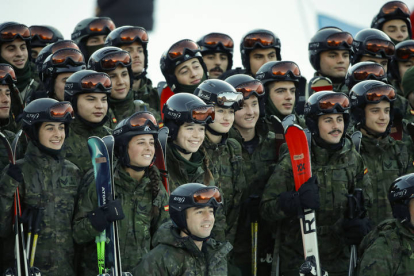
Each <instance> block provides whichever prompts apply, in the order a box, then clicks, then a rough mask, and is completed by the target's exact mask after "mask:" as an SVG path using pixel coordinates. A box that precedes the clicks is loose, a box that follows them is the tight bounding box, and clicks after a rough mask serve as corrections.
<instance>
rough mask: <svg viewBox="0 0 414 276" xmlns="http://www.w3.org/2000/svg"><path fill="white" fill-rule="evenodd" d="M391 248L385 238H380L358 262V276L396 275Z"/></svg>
mask: <svg viewBox="0 0 414 276" xmlns="http://www.w3.org/2000/svg"><path fill="white" fill-rule="evenodd" d="M392 256H393V255H392V254H391V248H390V247H389V245H388V243H387V242H386V240H385V238H384V237H379V238H378V239H376V240H375V242H374V243H373V244H372V245H371V246H370V247H368V248H367V249H366V250H365V252H364V253H363V255H362V257H361V259H360V261H359V262H358V267H357V275H359V276H375V275H394V272H393V269H392V267H393V266H392V263H393V261H398V260H393V258H392Z"/></svg>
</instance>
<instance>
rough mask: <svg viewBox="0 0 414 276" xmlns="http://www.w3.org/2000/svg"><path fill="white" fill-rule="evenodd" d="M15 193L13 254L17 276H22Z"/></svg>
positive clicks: (15, 197)
mask: <svg viewBox="0 0 414 276" xmlns="http://www.w3.org/2000/svg"><path fill="white" fill-rule="evenodd" d="M17 208H18V206H17V191H16V192H15V193H14V234H15V246H14V250H15V252H14V254H15V257H16V264H15V265H16V272H17V276H21V275H22V271H21V262H20V243H19V212H18V210H17Z"/></svg>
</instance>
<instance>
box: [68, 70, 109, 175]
mask: <svg viewBox="0 0 414 276" xmlns="http://www.w3.org/2000/svg"><path fill="white" fill-rule="evenodd" d="M111 88H112V86H111V79H110V78H109V76H108V75H107V74H105V73H98V72H95V71H92V70H82V71H79V72H76V73H75V74H73V75H72V76H70V77H69V78H68V79H67V80H66V85H65V100H66V101H69V102H71V104H72V106H73V109H74V111H75V114H76V117H75V120H74V121H73V123H72V124H71V125H70V129H71V136H70V137H69V139H67V141H66V143H65V147H64V154H65V156H66V158H67V159H68V160H70V161H72V162H73V163H74V164H76V165H77V166H78V167H79V169H80V170H81V173H82V175H84V174H85V173H86V172H87V171H89V170H90V169H91V168H92V161H91V157H90V155H89V150H88V138H89V137H91V136H98V137H104V136H106V135H109V134H111V129H110V128H108V127H106V126H104V124H105V123H106V121H107V120H108V116H107V111H108V100H107V99H108V97H109V95H110V93H111Z"/></svg>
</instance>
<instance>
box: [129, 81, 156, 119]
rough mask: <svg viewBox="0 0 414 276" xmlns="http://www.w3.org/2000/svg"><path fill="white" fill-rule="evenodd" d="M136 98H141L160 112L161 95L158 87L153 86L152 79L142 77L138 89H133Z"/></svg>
mask: <svg viewBox="0 0 414 276" xmlns="http://www.w3.org/2000/svg"><path fill="white" fill-rule="evenodd" d="M132 91H133V93H134V100H141V101H143V102H146V103H148V104H149V106H150V107H151V108H153V109H154V110H155V111H157V112H158V113H159V112H160V96H158V91H157V89H156V88H153V87H152V81H151V80H150V79H148V78H146V77H144V78H142V79H141V84H140V86H139V89H138V90H132Z"/></svg>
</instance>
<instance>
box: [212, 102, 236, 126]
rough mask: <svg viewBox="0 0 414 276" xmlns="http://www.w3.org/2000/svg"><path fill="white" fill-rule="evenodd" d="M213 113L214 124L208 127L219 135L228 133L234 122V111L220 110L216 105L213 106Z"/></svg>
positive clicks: (231, 109) (228, 109) (229, 109)
mask: <svg viewBox="0 0 414 276" xmlns="http://www.w3.org/2000/svg"><path fill="white" fill-rule="evenodd" d="M214 112H215V117H214V123H211V124H209V127H211V128H212V129H213V130H215V131H217V132H219V133H227V132H229V130H230V128H231V127H232V126H233V122H234V109H233V108H222V107H219V106H218V105H215V106H214Z"/></svg>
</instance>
